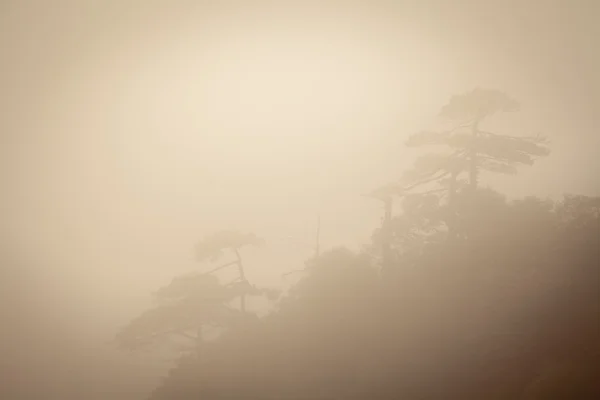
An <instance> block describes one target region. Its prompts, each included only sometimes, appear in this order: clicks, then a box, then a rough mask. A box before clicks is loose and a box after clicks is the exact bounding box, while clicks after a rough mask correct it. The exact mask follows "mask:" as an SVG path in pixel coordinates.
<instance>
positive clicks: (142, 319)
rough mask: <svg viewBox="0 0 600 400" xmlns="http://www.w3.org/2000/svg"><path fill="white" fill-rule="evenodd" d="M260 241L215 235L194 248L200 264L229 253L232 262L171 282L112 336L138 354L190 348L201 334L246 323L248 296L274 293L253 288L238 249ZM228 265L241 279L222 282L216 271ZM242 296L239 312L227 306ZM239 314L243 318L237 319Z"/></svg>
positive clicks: (224, 233) (230, 234)
mask: <svg viewBox="0 0 600 400" xmlns="http://www.w3.org/2000/svg"><path fill="white" fill-rule="evenodd" d="M262 243H263V241H262V240H261V239H259V238H258V237H257V236H255V235H253V234H241V233H239V232H233V231H222V232H217V233H215V234H213V235H210V236H208V237H207V238H205V239H204V240H203V241H201V242H200V243H199V244H198V245H197V246H196V256H197V259H198V260H199V261H204V260H211V261H216V260H218V259H220V258H221V257H222V256H224V255H225V252H226V251H230V252H231V253H232V254H233V255H234V256H235V259H234V261H231V262H227V263H225V264H223V265H220V266H218V267H216V268H213V269H211V270H209V271H207V272H194V273H190V274H186V275H182V276H179V277H176V278H174V279H173V280H172V281H171V283H170V284H168V285H166V286H164V287H162V288H160V289H159V290H158V291H157V292H156V293H155V294H154V298H155V300H156V303H157V304H156V306H155V307H153V308H151V309H149V310H147V311H146V312H144V313H143V314H142V315H140V316H138V317H137V318H134V319H133V320H132V321H131V322H130V323H129V324H127V325H126V326H125V327H123V329H121V331H120V332H119V333H118V334H117V336H116V341H117V344H118V345H119V346H121V347H123V348H127V349H130V350H137V349H142V348H155V347H157V346H159V345H160V344H163V343H166V344H169V343H170V344H172V345H175V346H176V347H177V348H179V349H183V350H187V351H189V350H194V349H197V348H198V346H199V345H200V343H201V342H202V341H203V340H204V339H205V335H204V332H205V331H206V330H207V329H211V328H212V329H213V332H216V333H218V332H222V331H223V330H226V329H229V328H231V327H232V326H235V325H237V324H238V322H239V321H240V320H242V319H244V318H243V317H244V314H246V308H245V297H246V296H252V295H253V296H266V297H268V298H270V299H275V298H276V297H277V295H278V292H277V291H274V290H271V289H265V288H257V287H255V286H253V285H251V284H250V283H249V282H248V281H247V279H246V277H245V273H244V269H243V265H242V261H241V256H240V252H239V251H240V249H241V248H242V247H245V246H256V245H260V244H262ZM228 266H236V267H237V269H238V273H239V276H238V278H236V279H235V280H234V281H233V282H230V283H228V284H222V283H221V282H219V280H218V278H217V277H216V276H215V273H216V272H217V271H219V270H222V269H223V268H226V267H228ZM238 297H240V298H242V307H241V310H236V309H235V308H233V307H231V305H230V304H231V303H232V301H233V300H234V299H236V298H238ZM240 313H241V314H242V315H240Z"/></svg>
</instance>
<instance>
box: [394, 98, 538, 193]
mask: <svg viewBox="0 0 600 400" xmlns="http://www.w3.org/2000/svg"><path fill="white" fill-rule="evenodd" d="M518 108H519V107H518V103H517V102H516V101H515V100H514V99H512V98H510V97H509V96H508V95H506V94H505V93H502V92H499V91H497V90H489V89H475V90H472V91H470V92H467V93H464V94H462V95H459V96H454V97H453V98H451V99H450V102H449V103H448V104H446V105H445V106H444V107H443V108H442V110H441V112H440V116H442V117H444V118H445V119H447V120H449V121H451V122H454V123H458V125H456V126H454V127H453V128H451V129H447V130H445V131H441V132H436V131H422V132H418V133H416V134H413V135H411V136H410V137H409V139H408V140H407V142H406V144H407V146H409V147H422V146H443V147H447V148H450V149H451V150H452V151H451V152H450V153H432V154H425V155H422V156H421V157H419V158H418V159H417V160H416V162H415V164H414V167H413V168H412V169H410V170H408V171H406V173H405V174H404V176H403V182H404V183H405V184H412V183H414V182H419V181H420V180H423V179H426V178H431V177H433V178H434V180H439V179H442V178H445V177H447V176H450V175H452V176H455V177H458V176H459V175H460V174H461V173H463V172H466V171H469V169H470V168H471V164H472V163H474V162H476V168H477V169H478V170H484V171H489V172H493V173H500V174H515V173H516V172H517V168H518V167H519V166H521V165H532V164H533V163H534V161H535V159H536V158H537V157H543V156H546V155H548V153H549V151H548V149H547V147H545V145H546V144H547V140H546V139H545V138H543V137H541V136H534V137H515V136H509V135H502V134H496V133H492V132H487V131H484V130H482V129H481V127H480V123H481V122H483V120H485V119H486V118H488V117H490V116H492V115H494V114H496V113H498V112H510V111H516V110H518ZM470 173H471V174H473V172H472V171H471V172H470ZM473 178H474V177H473V176H472V177H471V179H473Z"/></svg>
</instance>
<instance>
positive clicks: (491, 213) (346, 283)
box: [152, 189, 600, 400]
mask: <svg viewBox="0 0 600 400" xmlns="http://www.w3.org/2000/svg"><path fill="white" fill-rule="evenodd" d="M473 201H475V202H476V203H477V204H476V210H478V214H477V218H476V219H475V220H474V221H475V223H476V224H477V226H474V227H473V234H472V235H471V236H470V237H469V240H468V241H465V242H463V241H456V242H447V241H443V242H439V243H436V244H435V245H433V246H429V247H427V246H425V247H424V248H422V249H421V251H419V252H417V253H415V254H416V255H415V257H414V260H413V262H412V263H411V264H405V263H404V261H403V260H402V259H398V260H395V262H396V263H397V265H396V268H394V271H397V273H395V274H386V275H385V276H384V275H381V274H378V272H377V270H376V268H375V266H374V263H373V260H371V258H370V257H369V256H368V255H367V254H361V253H359V254H356V253H353V252H351V251H349V250H346V249H334V250H332V251H328V252H325V253H323V254H322V255H321V256H320V257H319V258H317V259H316V260H313V262H312V263H311V265H310V268H309V269H308V270H307V274H305V275H304V276H303V278H302V279H301V280H300V281H299V282H298V283H297V284H296V286H294V287H293V288H292V289H291V291H290V293H289V294H288V296H286V297H284V298H283V299H282V300H281V301H280V303H279V307H278V308H277V311H275V312H273V313H272V314H270V315H268V316H266V317H265V318H264V319H261V320H256V321H254V322H253V323H249V324H246V325H244V327H243V328H242V327H241V326H238V327H236V328H232V329H230V330H228V331H227V332H226V333H225V334H223V335H222V336H220V337H219V338H218V339H217V340H216V341H214V342H211V343H209V344H208V345H207V346H206V348H205V352H204V353H203V354H204V357H203V358H196V359H192V358H186V359H184V360H182V361H181V362H180V363H179V364H178V365H177V366H176V367H175V368H174V369H173V370H172V371H171V373H170V375H169V377H168V378H167V379H166V380H165V381H164V383H163V384H162V385H161V386H160V387H159V388H157V390H156V391H155V393H154V394H153V397H152V399H153V400H163V399H173V398H178V399H193V398H207V399H211V398H229V399H235V398H239V399H242V398H245V399H248V398H256V399H259V398H260V399H268V398H279V399H292V398H296V399H297V398H303V399H325V398H327V399H333V398H345V399H360V398H371V399H396V398H407V399H410V398H419V399H425V400H443V399H447V398H468V399H471V398H472V399H476V398H485V399H515V398H520V397H521V396H530V397H528V398H529V399H541V398H543V397H539V396H538V397H533V396H534V393H540V392H543V390H541V389H536V390H534V389H527V388H528V387H529V386H530V385H532V382H534V381H536V380H538V379H539V377H540V376H541V375H540V371H542V373H544V372H543V368H544V365H546V364H547V363H548V360H550V361H555V362H557V363H559V364H561V363H565V365H567V364H568V365H575V366H576V367H573V368H575V369H578V368H580V367H577V366H578V365H579V366H581V368H583V369H584V370H585V371H586V372H585V373H579V372H578V373H577V374H576V376H574V377H573V379H571V380H572V381H573V382H583V381H582V380H581V379H580V378H579V377H581V376H584V377H589V376H590V375H591V376H592V378H594V379H588V378H586V380H585V384H586V385H587V389H586V390H585V391H583V390H582V392H583V393H584V394H585V393H588V394H589V393H595V392H593V390H597V389H598V384H597V382H599V380H598V379H597V378H598V376H597V375H593V374H594V373H595V372H594V371H597V369H595V366H598V363H597V358H594V357H597V356H595V355H594V354H598V353H597V351H598V349H600V338H599V337H598V335H597V332H598V331H597V327H598V326H600V325H599V324H600V304H599V303H600V301H599V299H598V293H600V280H599V279H597V278H598V276H599V275H598V274H599V272H600V271H599V268H598V265H600V259H599V257H600V253H598V251H597V238H598V237H599V235H600V220H599V216H598V204H599V203H598V202H599V199H597V198H588V197H578V196H566V197H565V198H564V199H563V200H562V201H559V202H550V201H546V200H543V199H537V198H524V199H519V200H513V201H508V200H506V198H504V196H502V195H500V194H498V193H495V192H493V191H491V190H483V189H479V190H478V191H477V195H476V197H474V200H473ZM421 211H422V212H423V214H424V215H427V214H428V212H427V210H425V209H423V210H421ZM411 212H414V215H415V216H416V215H418V213H419V212H420V211H419V208H418V207H417V209H415V210H413V211H411ZM406 246H407V247H409V246H410V245H409V244H408V242H407V243H406ZM566 282H568V284H566ZM594 360H596V361H594ZM569 368H571V367H569ZM544 374H545V373H544ZM544 376H545V375H544ZM556 379H558V378H556ZM561 379H562V378H561ZM569 385H570V386H569ZM538 386H539V385H538ZM563 386H567V387H570V388H571V389H565V390H567V392H566V393H568V394H569V396H567V397H568V398H572V399H576V400H587V398H586V397H581V396H580V397H577V391H576V390H575V389H577V384H575V386H573V384H572V383H571V384H564V385H563ZM582 396H583V394H582ZM591 398H595V397H591Z"/></svg>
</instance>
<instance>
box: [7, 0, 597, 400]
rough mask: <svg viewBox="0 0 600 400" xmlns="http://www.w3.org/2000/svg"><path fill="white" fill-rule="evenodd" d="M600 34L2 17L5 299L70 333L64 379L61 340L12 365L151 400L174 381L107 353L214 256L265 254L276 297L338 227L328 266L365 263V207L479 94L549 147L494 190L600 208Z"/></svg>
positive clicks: (374, 221) (425, 13)
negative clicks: (162, 296)
mask: <svg viewBox="0 0 600 400" xmlns="http://www.w3.org/2000/svg"><path fill="white" fill-rule="evenodd" d="M599 17H600V5H599V4H597V2H595V1H593V0H590V1H586V0H575V1H570V2H569V1H553V0H547V1H541V0H540V1H533V0H531V1H504V2H492V1H467V0H462V1H452V2H451V1H430V0H428V1H397V2H393V1H362V2H359V1H346V2H310V1H304V2H262V1H244V2H241V1H240V2H234V1H231V2H225V1H223V2H217V1H214V2H207V1H197V2H186V1H163V2H159V1H152V2H150V1H148V2H136V1H103V2H98V1H59V0H56V1H51V2H50V1H33V0H32V1H3V2H1V3H0V49H1V51H2V56H1V60H2V61H1V64H0V83H1V85H0V87H2V95H0V101H1V105H2V109H3V113H2V118H0V132H1V134H0V135H1V136H0V137H1V138H2V143H1V146H2V153H1V159H2V164H1V165H2V175H1V176H2V184H3V192H2V194H3V196H2V197H3V207H2V211H3V220H4V223H3V247H4V248H5V249H6V250H5V252H4V253H5V254H4V255H3V270H5V271H6V279H4V278H3V281H5V282H13V281H11V280H10V279H14V282H20V283H18V284H17V283H15V284H11V283H6V286H7V287H10V288H12V289H13V291H14V292H15V293H13V294H11V293H12V292H9V291H8V289H6V290H3V293H5V294H8V296H9V297H10V299H8V300H6V302H8V303H10V304H23V305H22V306H21V305H16V306H15V307H17V308H19V307H22V310H20V309H19V312H18V317H14V313H15V310H14V309H12V311H11V309H9V308H7V311H6V313H7V315H8V314H10V315H13V317H14V318H17V319H19V320H27V321H28V322H27V323H26V325H27V324H33V325H32V326H36V327H37V328H29V326H30V325H27V326H28V328H22V329H23V330H24V331H29V330H30V329H33V330H42V329H43V330H47V331H48V336H49V337H50V336H52V335H56V337H58V338H59V339H56V340H55V339H52V340H51V339H48V341H49V342H50V343H51V344H49V345H48V346H50V347H52V348H53V349H52V350H49V353H48V354H55V353H53V351H54V352H56V353H60V354H62V356H64V361H63V360H62V359H60V360H58V361H57V364H60V365H64V366H65V367H64V368H63V367H60V368H58V367H52V366H51V364H53V363H49V364H48V365H43V362H42V361H40V360H46V361H48V359H49V358H51V357H54V359H56V357H58V356H56V355H44V354H46V353H40V352H41V350H39V349H38V348H37V347H36V346H39V348H42V347H44V346H46V344H43V343H40V344H36V345H35V346H33V345H31V344H27V345H25V344H22V347H23V348H22V350H20V353H19V354H18V356H15V357H16V358H14V359H15V360H16V359H19V360H21V361H19V362H20V363H22V365H23V366H24V367H23V368H25V369H29V366H30V365H33V364H35V365H37V366H38V367H37V368H38V369H39V370H34V371H35V372H32V373H33V374H34V375H35V378H31V379H39V380H40V382H41V381H42V380H43V379H42V378H43V377H46V376H49V375H47V374H55V375H52V378H48V381H50V382H53V383H52V384H54V385H55V386H56V387H57V388H62V387H63V386H65V385H67V386H68V385H69V384H73V385H78V387H81V386H85V385H86V384H85V383H82V382H88V383H89V382H92V381H93V382H94V383H93V384H91V383H90V384H89V385H91V386H90V388H89V389H88V390H93V391H94V393H91V392H90V393H87V394H86V395H85V396H84V397H85V398H90V399H91V398H93V396H95V395H98V396H99V397H97V398H98V399H100V398H108V397H102V395H99V394H98V393H99V391H101V390H100V389H98V388H99V387H103V388H104V390H105V394H106V393H111V395H110V396H109V397H110V398H123V399H129V398H139V397H140V396H142V397H143V395H144V394H145V393H146V392H147V391H148V388H152V387H154V386H155V380H156V377H158V376H160V375H161V374H162V373H163V369H164V365H162V364H161V365H158V366H156V368H155V366H153V365H149V364H150V362H149V361H139V360H140V359H139V358H137V359H135V358H131V357H128V356H125V355H123V354H121V353H119V352H117V351H113V350H106V343H107V342H108V341H109V340H111V339H112V337H113V336H114V335H115V332H116V331H117V329H118V328H119V327H120V326H122V325H123V324H125V323H127V322H128V321H129V320H131V319H132V318H133V317H134V316H136V315H137V314H139V313H140V312H141V311H143V310H144V309H146V308H147V307H148V306H149V304H150V299H151V298H150V295H151V293H152V292H153V291H154V290H156V289H157V288H158V287H160V286H162V285H163V284H166V283H168V282H169V281H170V280H171V279H172V278H173V277H174V276H176V275H178V274H181V273H185V272H188V271H190V270H193V269H197V268H199V264H198V262H197V261H196V260H195V259H194V246H195V244H196V243H197V242H198V241H199V240H200V239H202V238H203V237H205V236H207V235H209V234H211V233H212V232H215V231H218V230H222V229H231V230H239V231H242V232H253V233H255V234H257V235H258V236H260V237H262V238H264V239H265V242H266V246H265V248H264V249H252V250H248V253H247V255H246V257H247V261H246V269H247V274H248V279H249V280H250V281H252V282H253V283H255V284H257V285H266V286H274V287H288V286H289V284H290V281H289V279H287V278H285V277H283V276H282V275H283V274H285V273H286V272H288V271H291V270H294V269H298V268H301V267H302V265H303V263H304V261H305V260H306V259H307V258H308V257H310V256H312V254H313V251H314V249H313V247H314V242H315V230H316V229H317V218H318V216H319V215H320V239H319V240H320V247H321V249H331V248H334V247H336V246H347V247H348V248H350V249H354V250H358V249H360V248H361V246H362V245H363V244H364V243H366V242H368V241H369V240H370V238H371V234H372V232H373V230H374V229H376V228H377V227H379V225H380V223H381V212H382V211H381V204H380V203H377V202H374V201H372V200H370V199H368V198H365V196H363V195H364V194H366V193H368V192H370V191H372V190H373V189H374V188H376V187H379V186H382V185H384V184H387V183H388V182H390V181H394V180H397V179H398V177H399V176H400V175H401V173H402V171H403V170H404V169H406V168H408V167H409V166H410V165H411V164H412V163H413V161H414V160H415V157H416V155H417V154H419V151H418V150H414V149H407V148H406V147H405V146H404V142H405V141H406V139H407V138H408V137H409V135H410V134H412V133H414V132H417V131H419V130H421V129H428V128H430V127H432V126H434V122H435V121H436V118H437V114H438V111H439V110H440V108H441V107H442V106H443V105H444V104H446V103H447V101H448V99H449V98H451V97H452V96H453V95H456V94H459V93H462V92H466V91H468V90H471V89H473V88H476V87H491V88H497V89H500V90H502V91H505V92H507V93H510V95H511V96H513V97H514V98H517V99H518V100H519V102H520V103H521V110H520V112H519V113H515V114H510V115H508V116H503V117H502V118H498V120H493V121H492V122H490V126H493V128H494V129H495V130H498V131H500V132H503V133H509V134H511V135H532V134H535V133H538V132H539V133H543V134H544V135H545V136H546V137H548V138H549V139H550V142H551V155H550V156H549V157H545V158H542V159H540V160H538V161H536V163H535V166H534V167H531V168H526V169H523V170H522V171H521V170H520V171H519V174H518V176H516V177H514V176H494V175H492V174H483V176H482V180H484V181H485V184H486V185H488V184H489V185H490V186H492V187H494V189H497V190H498V191H500V192H502V193H504V194H506V195H507V196H508V197H509V198H517V197H522V196H528V195H533V196H539V197H542V198H546V197H550V198H552V199H559V198H560V197H561V196H562V195H563V194H564V193H584V194H586V195H588V196H600V179H598V173H597V171H598V168H600V163H599V161H598V157H597V151H596V150H597V149H598V148H600V135H598V134H597V130H598V128H597V127H598V121H597V119H598V111H599V110H600V108H599V105H600V94H599V93H600V74H599V73H598V71H600V50H599V49H600V47H599V46H598V44H597V41H598V38H600V28H599V26H600V24H599V21H598V18H599ZM490 129H491V128H490ZM17 266H18V267H19V269H18V270H17V269H15V268H16V267H17ZM3 272H4V271H3ZM16 275H19V277H16ZM18 285H23V287H27V289H23V290H21V289H18V288H20V286H18ZM18 302H21V303H18ZM8 303H7V304H8ZM27 304H30V305H27ZM3 313H4V311H3ZM3 318H4V317H3ZM7 318H8V317H7ZM19 323H21V322H19ZM23 324H25V323H24V322H23ZM2 325H4V323H3V324H2ZM8 325H10V324H8ZM24 326H25V325H24ZM20 329H21V328H20ZM52 332H54V333H52ZM7 334H8V333H7ZM11 340H12V339H11ZM27 340H28V339H27V338H26V337H23V338H21V339H14V341H13V342H11V341H7V343H13V344H10V345H8V347H11V348H15V347H19V345H16V344H14V343H23V342H27ZM32 340H34V341H35V340H37V339H32ZM53 340H55V341H53ZM59 342H60V343H63V344H62V346H63V347H61V348H60V349H61V350H58V347H57V346H58V344H56V343H59ZM52 343H53V344H52ZM44 348H45V347H44ZM67 355H68V356H67ZM62 356H61V357H62ZM24 360H25V361H24ZM27 360H29V361H27ZM144 360H146V359H144ZM28 363H29V364H28ZM138 364H139V365H138ZM11 365H12V364H11ZM61 368H62V369H61ZM118 368H121V369H122V370H123V371H126V372H124V373H123V374H128V375H123V374H121V375H120V376H118V375H119V373H117V372H115V371H116V369H118ZM63 369H64V370H65V371H67V372H61V371H62V370H63ZM121 369H119V371H121ZM59 370H60V371H59ZM92 370H93V371H94V372H89V371H92ZM68 371H70V372H68ZM69 374H70V375H69ZM17 375H18V374H17ZM91 375H93V376H94V377H93V378H92V377H90V376H91ZM44 379H45V378H44ZM32 382H34V381H32ZM57 382H58V383H57ZM98 382H100V383H98ZM48 385H51V384H50V383H49V384H48ZM94 385H95V386H94ZM119 385H121V386H119ZM48 387H50V386H48ZM92 387H93V389H92ZM123 388H124V389H123ZM48 390H50V389H48ZM56 390H59V389H56ZM61 390H62V389H61ZM82 390H83V389H82ZM59 391H60V390H59ZM48 393H49V392H47V394H48ZM57 393H58V392H57ZM62 393H66V392H62ZM81 393H83V392H79V394H80V395H81ZM32 396H33V395H32ZM56 396H58V397H56ZM56 396H55V397H52V395H49V397H39V398H66V397H60V395H56ZM118 396H121V397H118ZM128 396H129V397H128ZM31 398H38V397H31Z"/></svg>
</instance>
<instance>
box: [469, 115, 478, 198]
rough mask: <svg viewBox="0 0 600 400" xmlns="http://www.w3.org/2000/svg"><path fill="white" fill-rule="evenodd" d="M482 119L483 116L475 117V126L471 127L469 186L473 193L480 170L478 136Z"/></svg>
mask: <svg viewBox="0 0 600 400" xmlns="http://www.w3.org/2000/svg"><path fill="white" fill-rule="evenodd" d="M480 121H481V117H477V119H475V121H474V122H473V126H472V127H471V140H472V141H473V142H472V143H471V148H470V149H469V150H470V155H469V161H470V165H469V186H470V189H471V192H472V193H473V192H475V190H476V189H477V172H478V165H477V138H478V133H479V122H480Z"/></svg>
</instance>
